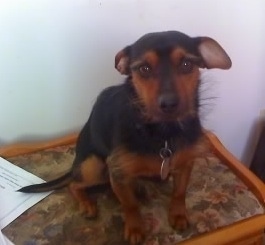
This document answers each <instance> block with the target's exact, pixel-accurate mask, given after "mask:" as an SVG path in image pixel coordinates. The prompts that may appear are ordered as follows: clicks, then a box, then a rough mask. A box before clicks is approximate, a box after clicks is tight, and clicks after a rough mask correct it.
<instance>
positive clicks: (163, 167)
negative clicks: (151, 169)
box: [160, 158, 170, 180]
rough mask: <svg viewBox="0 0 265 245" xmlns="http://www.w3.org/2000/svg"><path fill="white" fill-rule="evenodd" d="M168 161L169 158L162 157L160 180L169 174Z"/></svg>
mask: <svg viewBox="0 0 265 245" xmlns="http://www.w3.org/2000/svg"><path fill="white" fill-rule="evenodd" d="M169 163H170V161H169V158H165V159H163V162H162V164H161V169H160V176H161V179H162V180H165V179H166V178H167V176H168V175H169V171H170V168H169V165H170V164H169Z"/></svg>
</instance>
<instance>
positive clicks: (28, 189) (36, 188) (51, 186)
mask: <svg viewBox="0 0 265 245" xmlns="http://www.w3.org/2000/svg"><path fill="white" fill-rule="evenodd" d="M71 181H72V172H68V173H66V174H65V175H63V176H61V177H59V178H57V179H55V180H51V181H49V182H47V183H42V184H36V185H29V186H25V187H22V188H21V189H19V190H17V191H19V192H24V193H40V192H47V191H52V190H56V189H61V188H63V187H65V186H67V185H68V184H70V182H71Z"/></svg>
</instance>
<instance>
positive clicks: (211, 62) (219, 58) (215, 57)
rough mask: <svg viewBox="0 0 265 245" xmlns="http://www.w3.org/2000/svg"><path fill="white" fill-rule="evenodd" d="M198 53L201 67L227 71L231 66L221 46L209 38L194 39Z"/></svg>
mask: <svg viewBox="0 0 265 245" xmlns="http://www.w3.org/2000/svg"><path fill="white" fill-rule="evenodd" d="M196 39H197V41H198V51H199V53H200V55H201V57H202V59H203V62H204V65H203V67H205V68H208V69H212V68H219V69H229V68H230V67H231V66H232V62H231V59H230V58H229V56H228V54H227V53H226V52H225V50H224V49H223V48H222V47H221V45H220V44H219V43H218V42H216V41H215V40H214V39H212V38H210V37H199V38H196Z"/></svg>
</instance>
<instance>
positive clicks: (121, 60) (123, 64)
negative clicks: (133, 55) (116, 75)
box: [115, 46, 130, 75]
mask: <svg viewBox="0 0 265 245" xmlns="http://www.w3.org/2000/svg"><path fill="white" fill-rule="evenodd" d="M129 53H130V46H127V47H125V48H124V49H123V50H121V51H120V52H118V53H117V54H116V56H115V68H116V69H117V70H118V71H119V72H120V73H121V74H122V75H129V74H130V67H129V63H130V54H129Z"/></svg>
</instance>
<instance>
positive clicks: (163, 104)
mask: <svg viewBox="0 0 265 245" xmlns="http://www.w3.org/2000/svg"><path fill="white" fill-rule="evenodd" d="M158 103H159V106H160V109H161V110H162V111H163V112H172V111H173V110H174V109H175V108H176V107H177V105H178V98H177V96H176V95H175V94H171V93H169V94H164V95H161V96H160V97H159V99H158Z"/></svg>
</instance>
